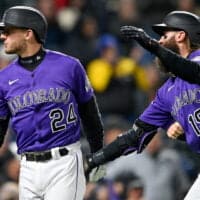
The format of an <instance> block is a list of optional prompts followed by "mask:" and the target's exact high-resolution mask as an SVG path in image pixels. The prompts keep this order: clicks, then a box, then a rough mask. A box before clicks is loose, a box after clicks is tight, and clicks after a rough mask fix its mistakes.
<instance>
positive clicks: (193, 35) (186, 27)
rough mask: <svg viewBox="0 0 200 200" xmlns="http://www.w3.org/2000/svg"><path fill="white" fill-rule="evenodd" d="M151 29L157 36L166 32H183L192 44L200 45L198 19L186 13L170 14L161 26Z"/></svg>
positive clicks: (155, 25) (199, 22) (199, 24)
mask: <svg viewBox="0 0 200 200" xmlns="http://www.w3.org/2000/svg"><path fill="white" fill-rule="evenodd" d="M152 29H153V30H154V31H155V32H156V33H158V34H159V35H163V32H164V31H167V30H183V31H185V32H186V33H187V34H188V36H189V39H190V41H191V42H192V43H193V44H199V43H200V18H199V16H197V15H195V14H193V13H190V12H187V11H173V12H170V13H169V14H167V15H166V16H165V18H164V19H163V22H162V23H161V24H154V25H153V26H152Z"/></svg>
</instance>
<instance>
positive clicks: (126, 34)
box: [120, 26, 159, 53]
mask: <svg viewBox="0 0 200 200" xmlns="http://www.w3.org/2000/svg"><path fill="white" fill-rule="evenodd" d="M120 32H121V35H122V37H123V38H124V39H125V40H127V41H128V40H136V41H137V42H138V43H139V44H140V45H141V46H143V47H144V48H145V49H147V50H148V51H150V52H152V53H155V51H156V50H157V48H158V46H159V44H158V42H157V41H156V40H155V39H153V38H151V37H150V36H149V35H148V34H147V33H146V32H145V31H144V30H143V29H142V28H137V27H135V26H122V27H121V28H120Z"/></svg>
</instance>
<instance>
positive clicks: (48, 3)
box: [36, 0, 68, 51]
mask: <svg viewBox="0 0 200 200" xmlns="http://www.w3.org/2000/svg"><path fill="white" fill-rule="evenodd" d="M36 6H37V8H38V9H39V10H40V11H41V12H42V13H43V14H44V16H45V17H46V19H47V21H48V32H47V37H46V42H45V47H46V48H50V49H52V50H57V51H62V50H63V42H64V41H65V40H66V38H67V34H66V33H65V32H64V31H63V30H62V29H61V28H60V26H59V24H58V19H57V10H56V5H55V1H54V0H37V5H36ZM66 20H68V19H66Z"/></svg>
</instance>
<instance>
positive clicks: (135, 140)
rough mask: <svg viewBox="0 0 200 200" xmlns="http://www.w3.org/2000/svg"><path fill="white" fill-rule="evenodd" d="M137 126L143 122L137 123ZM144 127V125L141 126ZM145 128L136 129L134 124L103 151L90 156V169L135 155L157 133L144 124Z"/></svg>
mask: <svg viewBox="0 0 200 200" xmlns="http://www.w3.org/2000/svg"><path fill="white" fill-rule="evenodd" d="M137 122H138V123H137V124H139V123H140V124H142V123H143V122H141V121H137ZM142 125H143V126H144V124H142ZM145 126H146V128H145V130H146V131H144V129H143V128H140V127H138V126H137V125H136V124H134V126H133V128H132V129H130V130H128V131H127V132H125V133H124V134H121V135H119V136H118V137H117V139H116V140H114V141H113V142H111V143H110V144H109V145H107V146H105V147H104V148H103V149H101V150H99V151H97V152H96V153H94V154H92V155H91V157H90V159H89V163H90V164H89V165H90V166H92V167H95V166H98V165H101V164H104V163H106V162H109V161H112V160H114V159H116V158H118V157H120V156H121V155H127V154H129V153H132V152H134V151H136V150H137V153H140V152H142V150H143V149H144V148H145V147H146V146H147V144H148V143H149V142H150V141H151V139H152V138H153V136H154V135H155V134H156V132H157V127H155V126H152V125H148V124H145Z"/></svg>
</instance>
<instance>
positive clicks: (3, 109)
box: [0, 89, 10, 119]
mask: <svg viewBox="0 0 200 200" xmlns="http://www.w3.org/2000/svg"><path fill="white" fill-rule="evenodd" d="M9 114H10V112H9V108H8V104H7V102H6V101H5V99H4V97H3V91H2V90H1V89H0V119H6V118H7V117H8V116H9Z"/></svg>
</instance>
